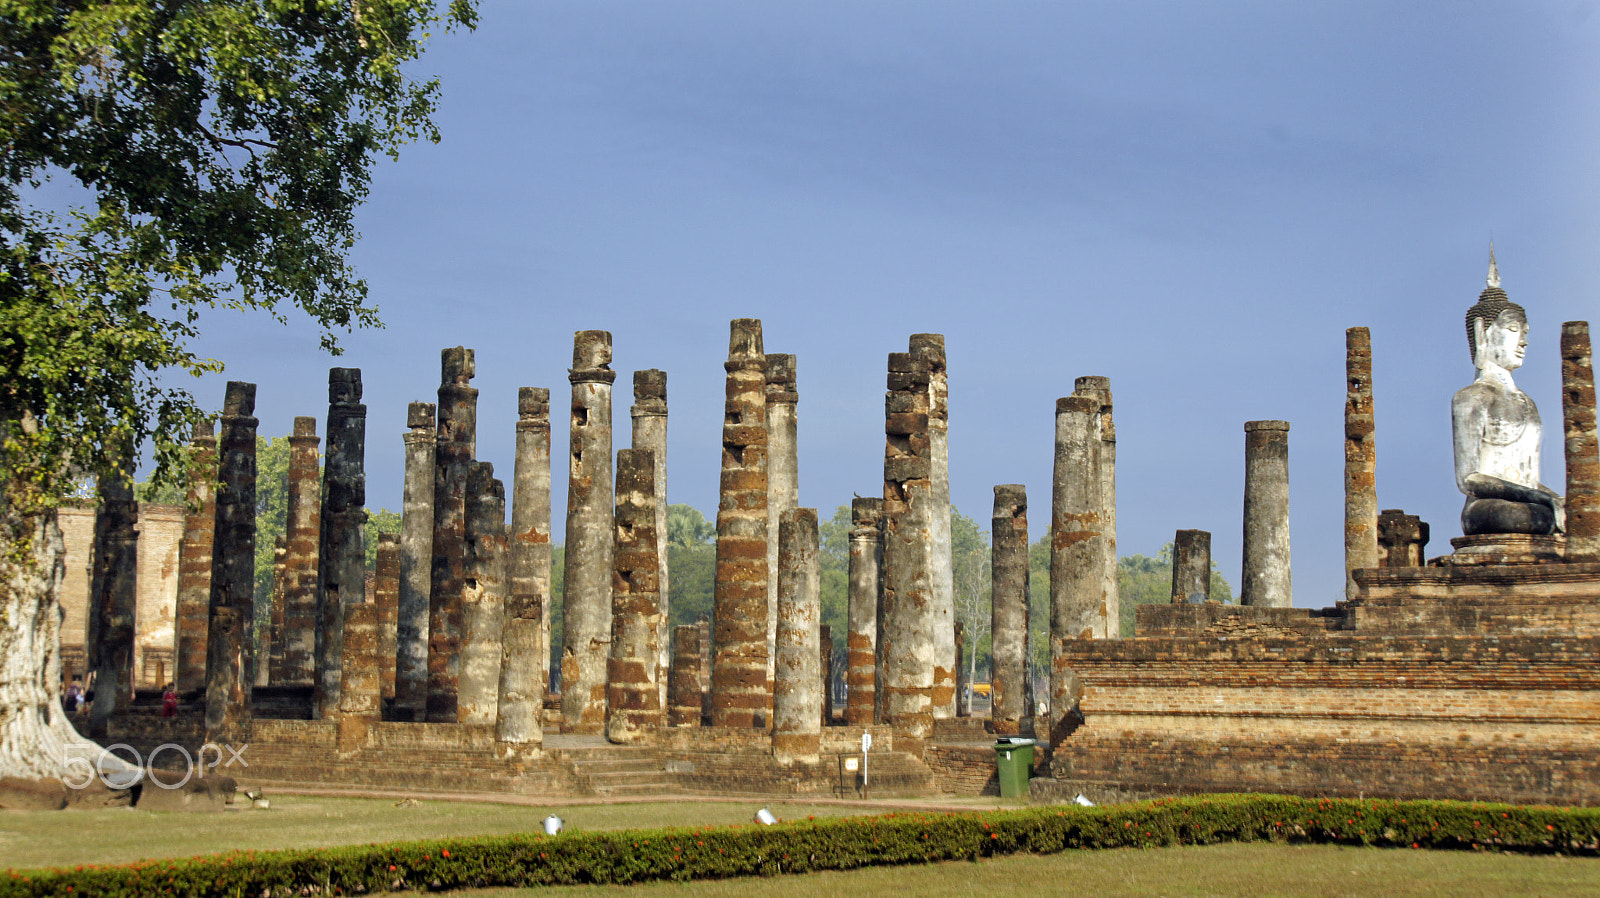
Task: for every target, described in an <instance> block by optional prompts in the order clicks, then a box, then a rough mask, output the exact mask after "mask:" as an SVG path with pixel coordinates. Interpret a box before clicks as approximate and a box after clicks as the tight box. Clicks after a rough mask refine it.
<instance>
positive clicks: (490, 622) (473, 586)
mask: <svg viewBox="0 0 1600 898" xmlns="http://www.w3.org/2000/svg"><path fill="white" fill-rule="evenodd" d="M466 512H467V521H466V523H467V532H466V536H467V566H466V575H467V576H466V579H465V580H464V581H463V582H462V589H461V665H460V679H459V680H458V682H457V692H456V719H457V722H459V723H465V724H471V725H473V726H493V725H494V723H495V719H496V716H497V715H496V709H497V706H498V704H499V700H500V656H501V651H502V647H501V644H500V634H501V630H502V628H503V627H504V620H505V610H506V491H505V486H504V485H503V484H501V482H500V481H499V480H496V479H495V476H494V465H491V464H489V463H488V462H485V461H476V462H472V463H471V464H470V465H469V466H468V467H467V507H466Z"/></svg>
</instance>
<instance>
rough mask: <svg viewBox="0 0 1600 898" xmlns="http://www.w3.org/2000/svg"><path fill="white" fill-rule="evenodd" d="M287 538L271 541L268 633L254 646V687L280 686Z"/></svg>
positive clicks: (279, 537) (286, 579) (286, 584)
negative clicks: (270, 588)
mask: <svg viewBox="0 0 1600 898" xmlns="http://www.w3.org/2000/svg"><path fill="white" fill-rule="evenodd" d="M288 578H289V537H288V535H287V534H280V535H279V536H278V538H277V539H274V540H273V541H272V592H271V593H270V594H269V595H270V596H271V599H270V601H271V604H270V605H269V606H268V607H269V608H270V610H269V611H268V618H267V632H266V634H265V635H264V636H263V637H262V640H261V642H260V644H259V645H257V646H256V653H257V654H256V685H257V686H266V685H268V684H271V683H278V684H281V683H282V682H283V640H284V632H283V624H284V607H283V606H284V595H285V593H286V592H287V590H288Z"/></svg>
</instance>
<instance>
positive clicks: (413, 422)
mask: <svg viewBox="0 0 1600 898" xmlns="http://www.w3.org/2000/svg"><path fill="white" fill-rule="evenodd" d="M433 412H434V406H433V403H431V402H413V403H411V405H410V407H409V408H407V409H406V426H407V427H409V428H411V429H413V430H415V429H418V428H427V429H429V430H432V429H433V426H434V420H433Z"/></svg>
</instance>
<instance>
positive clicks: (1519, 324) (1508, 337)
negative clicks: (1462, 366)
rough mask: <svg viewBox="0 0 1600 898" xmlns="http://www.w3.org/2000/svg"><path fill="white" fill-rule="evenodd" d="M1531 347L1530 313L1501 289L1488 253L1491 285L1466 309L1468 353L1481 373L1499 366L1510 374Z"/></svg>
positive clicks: (1498, 272)
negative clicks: (1487, 368) (1528, 346)
mask: <svg viewBox="0 0 1600 898" xmlns="http://www.w3.org/2000/svg"><path fill="white" fill-rule="evenodd" d="M1527 345H1528V313H1527V312H1526V311H1524V310H1523V308H1522V306H1519V305H1517V304H1516V303H1514V302H1512V301H1511V299H1510V298H1509V297H1507V296H1506V291H1505V290H1503V289H1501V287H1500V271H1499V269H1498V268H1497V267H1496V266H1495V262H1494V251H1493V250H1492V249H1491V250H1490V251H1489V276H1488V283H1487V285H1486V286H1485V287H1484V288H1483V292H1482V293H1480V294H1478V301H1477V302H1476V303H1475V304H1473V306H1472V308H1470V309H1468V310H1467V350H1468V351H1469V352H1470V353H1471V355H1472V364H1473V366H1474V367H1476V368H1477V369H1479V370H1480V371H1481V370H1482V369H1483V368H1484V366H1485V365H1496V366H1498V367H1500V368H1503V369H1505V370H1507V371H1512V370H1515V369H1517V368H1519V367H1521V366H1522V357H1523V353H1524V351H1525V350H1526V348H1527Z"/></svg>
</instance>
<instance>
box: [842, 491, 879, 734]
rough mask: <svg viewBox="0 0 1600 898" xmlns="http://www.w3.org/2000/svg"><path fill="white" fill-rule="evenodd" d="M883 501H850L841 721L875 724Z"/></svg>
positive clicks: (870, 499) (856, 499)
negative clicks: (845, 662)
mask: <svg viewBox="0 0 1600 898" xmlns="http://www.w3.org/2000/svg"><path fill="white" fill-rule="evenodd" d="M882 520H883V500H882V499H873V498H862V497H860V496H857V497H856V498H855V499H852V500H851V502H850V523H851V525H852V526H851V530H850V631H849V635H848V636H847V637H846V643H845V649H846V652H847V657H848V662H849V666H848V667H847V668H846V669H845V670H846V672H845V706H844V719H845V723H847V724H849V725H850V726H867V725H869V724H872V723H876V722H877V721H876V717H875V715H874V713H873V708H874V706H875V699H874V696H875V695H876V693H877V676H878V660H877V644H878V581H879V571H880V570H881V568H882V562H883V539H882V535H883V534H882V532H881V531H880V529H879V524H880V522H881V521H882Z"/></svg>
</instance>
